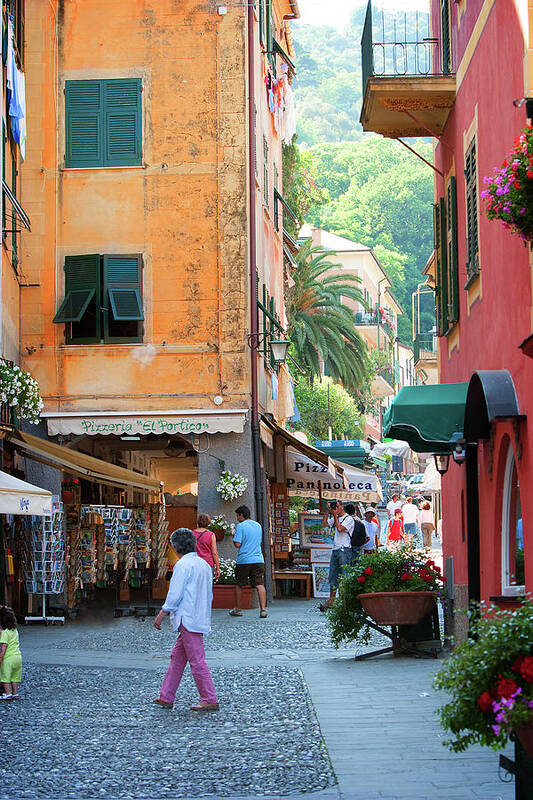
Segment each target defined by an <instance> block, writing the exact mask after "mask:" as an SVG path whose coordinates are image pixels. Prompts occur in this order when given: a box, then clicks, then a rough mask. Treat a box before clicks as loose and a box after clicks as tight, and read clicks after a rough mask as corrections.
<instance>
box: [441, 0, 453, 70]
mask: <svg viewBox="0 0 533 800" xmlns="http://www.w3.org/2000/svg"><path fill="white" fill-rule="evenodd" d="M440 33H441V58H442V74H443V75H449V74H450V72H451V68H452V65H451V46H450V6H449V0H440Z"/></svg>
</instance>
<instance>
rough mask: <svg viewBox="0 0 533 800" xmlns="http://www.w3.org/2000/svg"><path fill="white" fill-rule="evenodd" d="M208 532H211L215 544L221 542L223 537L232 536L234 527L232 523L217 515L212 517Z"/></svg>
mask: <svg viewBox="0 0 533 800" xmlns="http://www.w3.org/2000/svg"><path fill="white" fill-rule="evenodd" d="M209 530H210V531H213V533H214V534H215V538H216V540H217V542H221V541H222V540H223V539H224V537H225V536H233V534H234V533H235V525H234V524H233V522H228V520H227V519H226V517H224V516H223V515H222V514H218V515H217V516H216V517H213V518H212V520H211V522H210V523H209Z"/></svg>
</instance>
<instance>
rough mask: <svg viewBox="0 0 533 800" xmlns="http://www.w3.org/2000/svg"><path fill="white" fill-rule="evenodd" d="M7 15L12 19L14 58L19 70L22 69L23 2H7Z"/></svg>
mask: <svg viewBox="0 0 533 800" xmlns="http://www.w3.org/2000/svg"><path fill="white" fill-rule="evenodd" d="M5 5H6V6H7V12H8V14H11V15H12V17H13V37H14V45H15V57H16V59H17V62H18V65H19V67H20V69H21V70H23V69H24V37H25V31H24V27H25V5H26V3H25V0H7V2H6V3H5Z"/></svg>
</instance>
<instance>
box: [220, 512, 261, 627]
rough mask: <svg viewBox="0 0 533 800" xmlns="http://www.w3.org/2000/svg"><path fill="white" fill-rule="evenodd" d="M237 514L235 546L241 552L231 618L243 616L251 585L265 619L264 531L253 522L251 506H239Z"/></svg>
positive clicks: (238, 557)
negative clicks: (243, 599) (244, 595)
mask: <svg viewBox="0 0 533 800" xmlns="http://www.w3.org/2000/svg"><path fill="white" fill-rule="evenodd" d="M235 513H236V514H237V526H236V528H235V534H234V536H233V544H234V545H235V547H236V548H237V550H238V552H237V559H236V564H235V607H234V608H232V609H231V611H230V612H229V613H230V615H231V616H232V617H242V608H241V606H242V602H241V597H242V590H243V588H244V587H245V586H248V584H249V585H250V586H251V587H252V589H257V596H258V597H259V608H260V611H259V616H260V617H261V619H266V616H267V610H266V589H265V559H264V556H263V551H262V549H261V544H262V541H263V529H262V527H261V525H260V524H259V523H258V522H256V521H255V520H254V519H250V516H251V514H250V509H249V508H248V506H239V508H237V509H236V510H235Z"/></svg>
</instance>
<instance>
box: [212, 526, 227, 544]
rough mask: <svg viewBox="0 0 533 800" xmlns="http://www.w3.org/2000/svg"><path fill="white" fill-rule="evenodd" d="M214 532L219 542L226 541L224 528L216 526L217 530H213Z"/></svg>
mask: <svg viewBox="0 0 533 800" xmlns="http://www.w3.org/2000/svg"><path fill="white" fill-rule="evenodd" d="M213 533H214V534H215V539H216V540H217V542H222V541H224V536H225V535H226V534H225V533H224V531H223V530H221V529H220V528H215V530H214V531H213Z"/></svg>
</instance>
